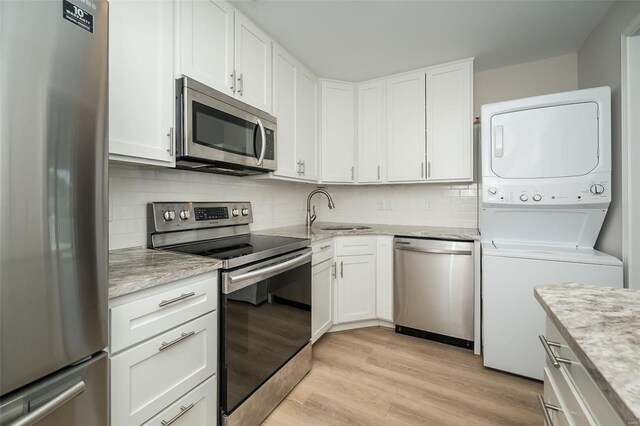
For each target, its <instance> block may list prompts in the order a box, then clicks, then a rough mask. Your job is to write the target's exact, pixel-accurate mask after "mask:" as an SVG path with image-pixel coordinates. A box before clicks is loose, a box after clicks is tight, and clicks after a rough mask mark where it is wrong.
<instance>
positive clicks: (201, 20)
mask: <svg viewBox="0 0 640 426" xmlns="http://www.w3.org/2000/svg"><path fill="white" fill-rule="evenodd" d="M178 4H179V8H178V10H179V17H178V19H176V22H177V23H178V27H179V31H178V33H179V34H178V35H179V42H178V43H177V45H178V46H179V48H178V52H177V55H176V56H177V66H178V67H177V68H178V72H177V74H178V75H181V74H182V75H186V76H189V77H191V78H193V79H195V80H198V81H199V82H201V83H203V84H206V85H207V86H210V87H212V88H214V89H216V90H219V91H221V92H223V93H226V94H228V95H229V96H234V97H235V98H236V99H238V100H240V101H243V102H246V103H247V104H249V105H252V106H254V107H256V108H258V109H261V110H263V111H266V112H269V113H271V109H272V108H271V107H272V105H271V102H272V99H271V97H272V83H271V81H272V80H271V78H272V76H271V72H272V70H271V60H272V58H271V39H270V38H269V37H268V36H267V35H266V34H265V33H264V32H263V31H262V30H260V29H259V28H258V27H257V26H255V25H254V24H253V23H252V22H251V21H250V20H249V19H247V18H246V17H245V16H243V15H242V14H241V13H240V12H238V11H236V10H235V9H234V8H233V7H232V6H230V5H229V4H228V3H226V2H224V1H211V0H183V1H180V2H178Z"/></svg>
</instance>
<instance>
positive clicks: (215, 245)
mask: <svg viewBox="0 0 640 426" xmlns="http://www.w3.org/2000/svg"><path fill="white" fill-rule="evenodd" d="M150 213H151V215H152V217H153V219H152V220H150V221H149V227H150V232H149V247H150V248H153V249H159V250H169V251H176V252H181V253H188V254H193V255H197V256H205V257H213V258H216V259H221V260H222V261H223V268H222V269H221V272H220V306H219V308H220V310H219V319H220V321H219V324H220V328H219V342H220V344H219V357H218V358H219V365H218V374H219V377H218V381H219V391H220V392H219V405H220V415H221V419H220V420H221V423H222V424H225V425H240V424H259V423H260V422H262V420H264V419H265V418H266V417H267V415H269V413H270V412H271V411H272V410H273V409H274V408H275V407H276V406H277V405H278V404H279V403H280V401H281V400H282V399H283V398H284V397H285V396H286V395H287V393H289V391H290V390H291V389H293V387H295V385H296V384H297V383H298V382H299V381H300V380H301V379H302V378H303V377H304V375H305V374H306V373H307V372H308V371H309V370H310V368H311V344H310V343H309V341H310V339H311V248H310V247H309V245H310V241H309V240H308V239H302V238H289V237H274V236H266V235H256V234H252V233H251V232H250V231H249V224H250V223H251V222H252V221H253V213H252V210H251V204H250V203H248V202H225V203H197V202H196V203H185V202H182V203H152V204H150Z"/></svg>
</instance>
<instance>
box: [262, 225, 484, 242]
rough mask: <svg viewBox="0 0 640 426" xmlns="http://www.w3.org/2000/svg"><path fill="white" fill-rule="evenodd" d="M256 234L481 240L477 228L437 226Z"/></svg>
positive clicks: (317, 227)
mask: <svg viewBox="0 0 640 426" xmlns="http://www.w3.org/2000/svg"><path fill="white" fill-rule="evenodd" d="M327 226H368V227H369V228H370V229H359V230H355V231H352V230H346V231H345V230H340V231H335V230H324V229H321V228H323V227H327ZM253 233H254V234H262V235H278V236H281V237H296V238H308V239H310V240H311V242H316V241H320V240H324V239H327V238H333V237H338V236H345V235H394V236H398V237H422V238H438V239H442V240H468V241H475V240H479V239H480V232H479V231H478V230H477V229H476V228H447V227H436V226H411V225H382V224H371V223H362V224H360V223H334V222H319V223H314V224H313V226H312V227H311V232H308V231H307V227H306V226H305V225H296V226H287V227H284V228H274V229H262V230H258V231H254V232H253Z"/></svg>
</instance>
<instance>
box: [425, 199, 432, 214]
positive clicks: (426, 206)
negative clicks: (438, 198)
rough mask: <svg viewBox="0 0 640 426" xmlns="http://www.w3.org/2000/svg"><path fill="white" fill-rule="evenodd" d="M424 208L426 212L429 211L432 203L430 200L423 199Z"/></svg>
mask: <svg viewBox="0 0 640 426" xmlns="http://www.w3.org/2000/svg"><path fill="white" fill-rule="evenodd" d="M424 209H425V210H426V211H428V212H430V211H431V210H433V205H432V203H431V200H425V202H424Z"/></svg>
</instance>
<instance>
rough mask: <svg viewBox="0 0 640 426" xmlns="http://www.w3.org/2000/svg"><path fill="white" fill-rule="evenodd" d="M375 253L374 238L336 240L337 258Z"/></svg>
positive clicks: (343, 238) (342, 238)
mask: <svg viewBox="0 0 640 426" xmlns="http://www.w3.org/2000/svg"><path fill="white" fill-rule="evenodd" d="M375 253H376V239H375V238H374V237H340V238H337V239H336V255H337V256H360V255H363V254H375Z"/></svg>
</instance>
